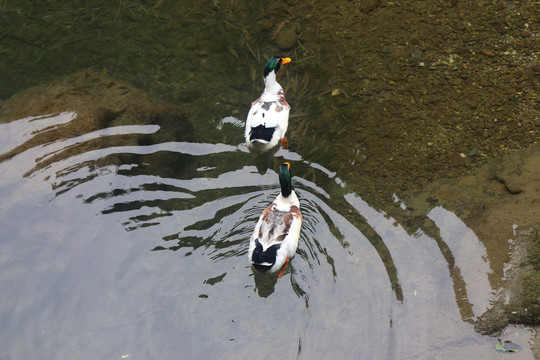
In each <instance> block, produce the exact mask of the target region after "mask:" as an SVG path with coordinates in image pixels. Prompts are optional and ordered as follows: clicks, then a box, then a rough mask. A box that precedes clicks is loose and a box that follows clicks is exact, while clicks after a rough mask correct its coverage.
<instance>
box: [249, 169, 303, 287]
mask: <svg viewBox="0 0 540 360" xmlns="http://www.w3.org/2000/svg"><path fill="white" fill-rule="evenodd" d="M290 166H291V165H290V164H289V163H288V162H286V163H283V165H281V166H280V168H279V182H280V184H281V193H280V194H279V195H278V196H277V197H276V199H275V200H274V201H273V202H272V203H271V204H270V205H269V206H268V207H267V208H266V209H264V211H263V212H262V214H261V216H260V217H259V221H258V222H257V225H256V226H255V230H254V231H253V235H252V236H251V239H250V242H249V251H248V256H249V260H250V261H251V265H252V266H253V267H254V268H255V269H256V270H259V271H261V272H271V273H272V272H276V271H278V270H279V269H281V272H280V273H279V277H281V276H282V275H283V274H284V273H285V269H286V268H287V264H288V263H289V258H292V257H293V256H294V254H295V253H296V248H297V247H298V239H299V238H300V228H301V226H302V213H301V212H300V202H299V201H298V197H297V196H296V193H295V192H294V191H293V189H292V183H291V171H290Z"/></svg>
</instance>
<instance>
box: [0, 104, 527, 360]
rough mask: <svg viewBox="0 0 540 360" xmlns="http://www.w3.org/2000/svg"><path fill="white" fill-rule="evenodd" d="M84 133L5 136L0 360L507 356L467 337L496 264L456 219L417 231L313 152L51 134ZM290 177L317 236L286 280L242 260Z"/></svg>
mask: <svg viewBox="0 0 540 360" xmlns="http://www.w3.org/2000/svg"><path fill="white" fill-rule="evenodd" d="M76 117H77V114H75V113H67V112H66V113H61V114H52V115H46V116H40V117H32V118H25V119H19V120H13V121H11V122H8V123H5V124H1V125H0V134H1V135H0V136H1V139H2V141H1V143H0V145H1V148H0V149H1V154H0V173H1V174H2V176H1V177H0V197H1V205H0V214H1V219H2V220H1V227H0V228H1V230H0V237H1V239H2V241H1V245H0V246H1V252H0V270H1V272H0V288H2V297H0V328H1V329H3V330H0V334H1V335H2V336H0V358H2V359H4V358H6V359H12V358H13V359H15V358H28V359H29V358H54V359H68V358H69V359H72V358H88V359H90V358H111V359H114V358H122V357H124V358H127V357H130V356H131V357H133V358H141V357H142V358H162V359H167V358H178V356H179V355H180V354H181V357H182V358H186V359H190V358H209V359H217V358H239V359H243V358H250V357H253V354H272V357H275V358H285V359H290V358H295V357H297V358H305V359H315V358H328V357H330V356H332V355H334V354H340V355H341V358H344V359H353V358H354V359H357V358H365V359H408V358H411V359H412V358H436V357H439V358H471V357H473V356H475V357H477V358H489V357H490V356H492V355H493V339H492V338H489V337H482V336H480V335H477V334H476V333H475V332H474V330H473V328H472V324H471V320H474V319H475V318H477V317H478V316H480V315H481V314H482V313H483V312H484V311H486V310H487V309H488V307H489V299H490V296H492V295H493V294H492V293H493V289H492V288H491V286H490V283H489V280H488V276H489V274H490V273H491V268H490V263H489V258H488V257H487V255H486V251H485V248H483V245H482V244H481V242H479V241H478V239H477V238H476V236H475V235H474V233H473V232H472V231H471V230H470V229H469V228H468V227H467V226H466V225H465V224H464V223H463V222H461V220H460V219H459V218H458V217H457V216H456V215H454V214H453V213H451V212H449V211H448V210H446V209H444V208H442V207H435V208H433V209H431V211H430V212H429V214H427V215H426V219H425V220H426V222H425V223H428V224H430V225H429V227H426V228H422V227H416V228H407V227H405V226H404V225H402V224H400V223H399V222H398V221H396V219H394V218H392V217H390V216H388V215H387V214H385V213H384V212H382V211H380V210H378V209H375V208H373V207H371V206H370V205H369V204H368V203H366V202H365V201H364V200H363V199H362V197H361V194H355V193H352V192H350V191H348V190H347V185H346V184H344V183H343V182H342V181H341V180H340V179H339V177H338V176H337V174H336V173H333V172H331V171H329V170H328V169H326V168H325V167H324V165H321V164H317V163H314V162H311V161H309V160H306V159H304V158H303V157H302V156H301V155H300V154H296V153H294V152H291V151H288V150H279V151H278V152H277V153H276V154H275V156H274V157H272V156H268V157H257V156H255V155H253V154H251V153H249V152H248V151H247V150H246V149H245V146H244V145H242V144H240V145H237V144H223V143H206V142H203V141H201V142H196V141H193V142H171V141H167V142H160V140H159V137H158V135H157V134H158V133H159V132H160V130H161V129H160V127H159V126H158V125H124V126H115V127H109V128H104V129H100V130H97V131H93V132H89V133H86V134H83V135H80V134H79V135H77V136H73V137H65V138H50V137H47V136H45V135H46V134H47V133H50V132H51V131H53V130H55V129H58V128H59V127H62V126H66V125H67V124H69V123H70V122H71V121H73V120H74V119H76ZM233 120H234V119H233ZM233 120H231V119H227V120H226V121H224V122H222V123H220V125H219V126H221V127H222V126H225V124H229V125H230V124H232V126H238V123H239V124H240V125H241V122H238V121H233ZM216 131H220V129H216ZM137 136H145V137H146V138H145V139H148V137H150V139H151V141H145V142H143V143H142V144H140V145H133V143H132V142H129V143H126V141H125V139H126V138H129V139H133V138H137ZM283 161H289V162H291V165H292V166H291V169H292V172H293V176H294V178H293V186H294V187H295V189H296V191H297V193H298V196H299V198H300V203H301V208H302V212H303V215H304V223H303V227H302V234H301V240H300V245H299V248H298V251H297V255H296V256H295V257H294V259H293V260H292V262H291V265H290V266H289V268H288V269H287V272H286V274H285V276H284V277H282V278H281V279H279V280H278V279H277V278H275V277H273V276H266V275H260V274H257V273H254V272H253V271H252V270H251V268H250V266H249V261H248V259H247V255H246V254H247V248H248V241H249V240H248V239H249V236H250V235H251V232H252V231H253V228H254V226H255V223H256V221H257V219H258V217H259V215H260V213H261V211H262V210H263V209H264V208H265V207H266V206H267V205H268V203H269V202H271V201H272V200H273V198H274V197H275V196H276V195H277V194H278V193H279V185H278V175H277V172H276V169H277V168H278V166H279V164H281V163H282V162H283ZM402 209H403V216H404V217H406V216H407V209H406V206H403V207H402ZM456 274H457V275H456ZM516 331H517V332H518V335H516V336H521V338H522V339H527V337H530V336H532V335H531V334H530V333H528V332H527V331H525V330H516ZM520 331H521V332H520ZM521 354H523V356H528V355H530V354H528V353H527V351H526V350H524V351H523V352H522V353H521ZM521 354H517V356H521ZM263 357H264V356H263ZM514 357H515V356H514ZM517 358H518V357H516V359H517ZM523 358H525V357H523Z"/></svg>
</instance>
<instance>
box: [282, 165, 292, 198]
mask: <svg viewBox="0 0 540 360" xmlns="http://www.w3.org/2000/svg"><path fill="white" fill-rule="evenodd" d="M291 177H292V175H291V164H289V163H288V162H285V163H283V165H281V166H280V168H279V183H280V184H281V195H283V196H284V197H288V196H289V195H291V192H292V182H291Z"/></svg>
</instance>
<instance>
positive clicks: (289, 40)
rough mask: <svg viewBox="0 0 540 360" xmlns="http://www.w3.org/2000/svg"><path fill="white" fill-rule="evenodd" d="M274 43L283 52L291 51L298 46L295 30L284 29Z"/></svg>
mask: <svg viewBox="0 0 540 360" xmlns="http://www.w3.org/2000/svg"><path fill="white" fill-rule="evenodd" d="M274 41H275V43H276V45H277V46H278V47H279V48H280V49H281V50H290V49H292V48H293V47H294V46H295V45H296V41H297V36H296V33H295V32H294V30H292V29H283V30H281V31H280V32H279V33H278V34H277V35H276V38H275V39H274Z"/></svg>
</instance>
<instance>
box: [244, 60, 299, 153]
mask: <svg viewBox="0 0 540 360" xmlns="http://www.w3.org/2000/svg"><path fill="white" fill-rule="evenodd" d="M290 62H291V59H290V58H281V57H279V56H274V57H272V58H271V59H270V60H268V62H267V63H266V65H265V66H264V91H263V93H262V94H261V96H260V97H259V98H258V99H257V100H255V101H254V102H253V103H252V104H251V109H250V110H249V113H248V117H247V121H246V132H245V137H246V142H247V144H248V147H249V148H250V149H251V150H258V151H267V150H270V149H271V148H273V147H274V146H276V145H277V143H278V142H279V141H280V140H281V142H282V144H283V146H284V147H287V138H286V137H285V132H287V126H288V125H289V111H290V110H291V107H290V105H289V104H288V103H287V100H285V93H284V92H283V88H282V87H281V85H279V83H278V82H277V80H276V74H277V73H278V71H279V69H280V68H281V65H283V64H287V63H290Z"/></svg>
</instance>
